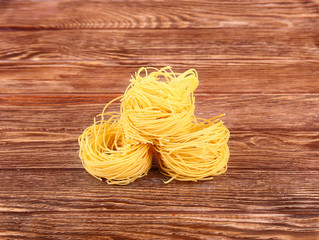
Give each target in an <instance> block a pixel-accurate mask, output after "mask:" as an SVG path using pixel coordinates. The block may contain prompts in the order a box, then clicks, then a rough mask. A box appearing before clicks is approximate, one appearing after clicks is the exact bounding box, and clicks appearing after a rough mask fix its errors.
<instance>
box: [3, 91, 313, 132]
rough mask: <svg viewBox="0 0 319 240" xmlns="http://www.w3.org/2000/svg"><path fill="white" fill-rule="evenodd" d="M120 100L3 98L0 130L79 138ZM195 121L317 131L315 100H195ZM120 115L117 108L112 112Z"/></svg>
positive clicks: (224, 96) (250, 97) (274, 96)
mask: <svg viewBox="0 0 319 240" xmlns="http://www.w3.org/2000/svg"><path fill="white" fill-rule="evenodd" d="M116 96H119V95H118V94H105V95H104V94H103V95H98V94H95V95H86V94H79V95H74V94H71V95H53V94H51V95H22V94H21V95H1V96H0V101H1V105H0V124H1V125H0V129H2V130H6V131H7V130H9V131H14V130H15V129H21V128H24V129H25V128H27V129H29V130H30V131H32V130H39V129H41V131H45V130H46V129H56V131H70V130H71V129H75V130H76V131H78V132H81V130H83V129H84V128H85V127H87V126H88V125H90V124H92V122H93V117H94V116H96V115H97V114H99V113H100V112H101V111H102V109H103V107H104V105H105V104H106V103H107V102H109V101H110V100H111V99H113V98H115V97H116ZM195 96H196V102H195V104H196V115H197V116H198V117H204V118H209V117H213V116H216V115H219V114H222V113H226V114H227V115H226V116H225V117H224V118H223V120H224V121H225V122H226V126H228V127H229V128H230V130H248V131H254V130H273V131H279V130H282V131H287V130H289V131H291V130H293V131H318V129H319V121H317V120H318V117H319V115H318V114H319V111H318V101H319V95H318V94H298V95H289V94H267V95H260V94H245V95H239V94H215V95H212V94H203V93H201V94H197V95H195ZM109 110H110V111H119V103H115V104H114V105H112V106H110V108H109Z"/></svg>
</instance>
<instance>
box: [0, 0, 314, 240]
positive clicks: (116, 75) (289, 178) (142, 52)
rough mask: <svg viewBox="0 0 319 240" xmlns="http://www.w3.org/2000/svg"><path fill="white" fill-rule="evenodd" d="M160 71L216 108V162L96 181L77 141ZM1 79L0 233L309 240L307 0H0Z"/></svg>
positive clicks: (310, 47)
mask: <svg viewBox="0 0 319 240" xmlns="http://www.w3.org/2000/svg"><path fill="white" fill-rule="evenodd" d="M166 65H171V66H172V67H173V68H174V69H175V70H176V71H183V70H186V69H188V68H193V67H194V68H196V69H197V71H198V73H199V78H200V85H199V87H198V90H197V91H196V100H197V103H196V104H197V109H196V111H197V114H198V116H201V117H209V116H214V115H216V114H220V113H224V112H225V113H226V114H227V115H226V117H225V118H224V121H225V123H226V125H227V126H228V127H229V128H230V130H231V139H230V141H229V146H230V151H231V157H230V162H229V170H228V171H227V173H226V174H224V175H222V176H220V177H216V178H215V179H214V180H213V181H206V182H198V183H185V182H177V181H174V182H172V183H170V184H168V185H165V184H164V183H163V180H167V178H166V177H164V176H162V175H160V174H159V173H158V172H157V170H156V169H155V168H154V169H152V170H151V171H150V173H149V175H148V176H147V177H144V178H143V179H141V180H138V181H136V182H134V183H132V184H130V185H129V186H110V185H107V184H106V183H103V182H99V181H97V180H96V179H94V178H93V177H91V176H90V175H89V174H87V173H86V172H85V170H84V169H83V168H82V166H81V163H80V160H79V158H78V153H77V151H78V145H77V137H78V136H79V135H80V133H81V131H82V130H83V129H84V128H85V127H86V126H88V125H90V124H91V123H92V119H93V116H95V115H96V114H98V113H99V112H100V111H101V110H102V108H103V106H104V104H106V103H107V102H108V101H109V100H110V99H112V98H114V97H116V96H118V95H120V94H121V93H123V91H124V90H125V88H126V86H127V85H128V80H129V77H130V75H131V74H132V73H134V71H136V70H137V69H138V68H139V67H141V66H157V67H162V66H166ZM0 83H1V86H0V123H1V124H0V132H1V134H0V239H319V107H318V104H319V2H318V1H297V0H294V1H283V0H282V1H281V0H259V1H239V0H238V1H236V0H232V1H202V0H201V1H188V0H174V1H162V0H158V1H148V0H140V1H101V0H95V1H84V0H83V1H72V0H70V1H69V0H62V1H58V0H52V1H26V0H21V1H15V0H12V1H0ZM117 108H118V105H115V106H114V107H113V110H117Z"/></svg>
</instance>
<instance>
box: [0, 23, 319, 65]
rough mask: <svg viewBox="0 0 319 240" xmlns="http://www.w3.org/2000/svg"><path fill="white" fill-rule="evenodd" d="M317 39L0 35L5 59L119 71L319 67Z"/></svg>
mask: <svg viewBox="0 0 319 240" xmlns="http://www.w3.org/2000/svg"><path fill="white" fill-rule="evenodd" d="M318 36H319V32H318V31H313V29H308V28H306V29H303V28H302V29H299V28H288V29H256V30H253V31H252V30H250V29H241V30H240V31H238V30H236V29H161V30H158V29H154V30H150V29H147V30H145V29H134V30H130V29H123V30H81V31H78V30H67V31H63V32H61V31H51V30H46V31H8V32H6V34H2V35H0V41H1V47H0V59H1V60H6V61H16V60H24V61H26V60H27V61H31V60H37V61H39V60H43V61H46V60H51V61H57V60H61V59H63V61H72V60H73V61H87V60H90V59H94V60H95V61H102V62H104V63H105V62H106V63H109V64H116V65H122V64H128V63H131V62H132V59H134V62H135V65H153V64H156V65H159V64H161V65H162V64H164V63H167V64H170V63H175V62H179V63H180V64H181V63H184V62H188V64H190V62H189V61H191V60H195V59H197V60H198V62H199V63H200V62H201V61H203V64H205V63H206V62H209V61H213V60H250V61H255V60H261V61H262V62H265V61H271V62H272V61H275V62H277V61H278V62H282V61H292V62H301V60H307V61H315V62H316V63H318V61H319V57H318V41H317V38H318ZM181 39H183V41H181ZM163 42H164V43H165V44H162V43H163ZM141 46H143V48H141ZM195 46H196V47H195ZM174 61H175V62H174ZM199 63H197V64H198V65H199V66H201V64H199ZM197 64H196V65H197Z"/></svg>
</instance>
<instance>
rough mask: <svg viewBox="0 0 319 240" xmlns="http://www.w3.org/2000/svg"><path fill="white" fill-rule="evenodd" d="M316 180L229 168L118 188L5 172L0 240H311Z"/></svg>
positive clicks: (68, 175) (83, 177)
mask: <svg viewBox="0 0 319 240" xmlns="http://www.w3.org/2000/svg"><path fill="white" fill-rule="evenodd" d="M305 173H307V174H305ZM317 176H318V172H304V171H301V172H288V173H287V172H284V173H282V172H280V171H279V172H274V171H250V170H249V171H244V170H239V171H234V170H232V171H229V172H228V173H227V174H226V175H223V176H220V177H216V178H215V180H213V181H207V182H197V183H187V182H186V183H185V182H177V181H174V182H172V183H170V184H168V185H165V184H164V183H163V182H162V179H163V177H161V176H160V175H159V173H157V172H155V171H151V173H150V174H149V175H148V176H146V177H144V178H142V179H140V180H138V181H136V182H134V183H133V184H131V185H129V186H121V187H119V186H109V185H106V183H103V182H100V181H98V180H96V179H94V178H93V177H90V176H89V175H88V174H86V173H84V172H83V171H79V170H59V169H57V170H46V171H39V170H20V171H18V170H7V171H4V172H3V173H2V174H1V175H0V178H1V182H2V184H1V185H0V209H1V211H2V213H1V215H0V222H1V224H0V231H1V235H0V237H3V238H8V237H9V238H13V237H14V238H17V237H29V238H30V237H33V238H38V237H40V236H43V235H46V234H50V236H52V235H54V236H57V237H64V238H65V237H66V236H75V237H80V238H82V237H83V238H84V237H89V236H102V235H104V236H105V235H106V236H112V237H117V238H120V237H122V238H125V237H126V236H129V235H130V236H131V237H132V238H133V239H136V238H142V237H145V236H147V237H150V238H153V237H155V238H156V237H160V236H162V237H163V238H165V239H167V238H168V237H172V238H174V237H175V238H179V236H180V237H181V238H185V239H189V238H193V239H196V238H199V237H201V238H207V237H212V236H216V237H218V236H220V237H223V238H225V237H228V238H237V237H238V236H240V237H241V238H245V237H246V238H249V237H250V238H251V237H254V238H256V237H258V238H259V239H268V238H269V237H270V236H271V237H273V238H279V239H293V238H295V237H298V239H315V238H312V237H317V236H319V232H318V231H319V209H318V206H319V198H318V194H319V189H318V186H319V181H318V177H317ZM252 180H253V181H252ZM84 189H85V190H84ZM194 199H196V201H194ZM83 230H84V231H83ZM87 234H88V235H87ZM171 234H174V235H171Z"/></svg>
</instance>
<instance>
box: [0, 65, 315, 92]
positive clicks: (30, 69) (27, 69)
mask: <svg viewBox="0 0 319 240" xmlns="http://www.w3.org/2000/svg"><path fill="white" fill-rule="evenodd" d="M195 61H196V65H197V63H198V61H197V60H194V62H192V63H189V64H190V65H191V64H192V66H189V67H195ZM90 63H92V64H90ZM162 66H164V63H163V65H162ZM172 66H173V70H174V71H176V72H178V71H179V72H183V71H185V70H187V68H185V66H176V65H175V64H174V65H172ZM139 67H140V66H138V65H136V66H109V65H108V64H102V63H101V65H99V64H94V62H93V61H92V62H86V63H67V62H64V63H63V64H62V63H54V64H53V63H51V64H50V63H42V64H40V63H39V62H38V61H36V62H31V63H30V62H29V63H25V62H21V61H19V62H18V63H10V64H8V63H3V62H1V61H0V78H1V89H0V93H15V94H21V93H28V94H30V93H36V94H52V93H53V94H54V93H60V94H62V93H68V94H70V93H72V94H73V93H74V94H77V93H89V94H92V93H98V94H109V93H118V94H121V93H123V92H124V91H125V89H126V87H127V84H128V83H129V78H130V76H131V75H132V74H134V72H135V71H137V69H138V68H139ZM157 67H161V66H157ZM196 70H197V72H198V74H199V81H200V83H199V87H198V88H197V90H196V93H213V94H216V93H239V94H242V93H267V94H268V93H292V94H298V93H319V84H318V75H319V63H315V62H304V61H301V62H298V63H297V62H289V61H287V62H281V63H279V62H264V63H263V62H260V61H254V62H248V61H242V60H233V61H227V63H225V62H220V61H215V60H214V61H211V63H210V66H209V67H196ZM93 72H94V74H92V73H93Z"/></svg>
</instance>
